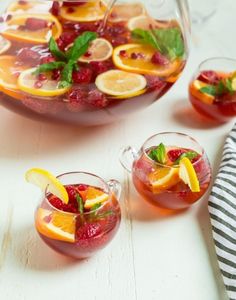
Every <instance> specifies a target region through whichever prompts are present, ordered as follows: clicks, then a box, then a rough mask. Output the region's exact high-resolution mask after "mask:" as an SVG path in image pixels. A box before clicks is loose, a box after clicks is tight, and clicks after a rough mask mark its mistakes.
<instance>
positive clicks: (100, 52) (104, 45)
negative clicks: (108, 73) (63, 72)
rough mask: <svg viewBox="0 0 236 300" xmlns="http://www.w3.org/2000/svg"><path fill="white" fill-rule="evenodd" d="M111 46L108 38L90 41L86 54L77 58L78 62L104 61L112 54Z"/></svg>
mask: <svg viewBox="0 0 236 300" xmlns="http://www.w3.org/2000/svg"><path fill="white" fill-rule="evenodd" d="M112 52H113V47H112V45H111V43H110V42H108V40H106V39H103V38H98V39H95V40H94V41H92V43H91V45H90V47H89V49H88V51H87V54H85V55H83V56H81V57H80V58H79V61H80V62H85V63H88V62H91V61H104V60H107V59H108V58H110V57H111V56H112Z"/></svg>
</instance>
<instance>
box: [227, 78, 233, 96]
mask: <svg viewBox="0 0 236 300" xmlns="http://www.w3.org/2000/svg"><path fill="white" fill-rule="evenodd" d="M232 81H233V80H232V78H226V79H225V86H226V88H227V90H228V91H229V92H230V93H231V94H232V93H234V92H235V91H234V89H233V86H232Z"/></svg>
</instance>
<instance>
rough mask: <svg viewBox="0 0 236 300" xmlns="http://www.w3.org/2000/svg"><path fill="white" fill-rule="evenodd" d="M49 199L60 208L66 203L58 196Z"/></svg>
mask: <svg viewBox="0 0 236 300" xmlns="http://www.w3.org/2000/svg"><path fill="white" fill-rule="evenodd" d="M48 200H49V202H50V203H51V205H52V206H54V207H55V208H57V209H59V210H62V208H63V205H64V203H63V202H62V201H61V199H59V198H57V197H56V196H51V197H50V198H49V199H48Z"/></svg>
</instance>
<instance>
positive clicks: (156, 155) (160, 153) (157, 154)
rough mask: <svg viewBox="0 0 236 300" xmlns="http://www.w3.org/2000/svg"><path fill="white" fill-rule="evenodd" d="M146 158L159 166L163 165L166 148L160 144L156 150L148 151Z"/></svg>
mask: <svg viewBox="0 0 236 300" xmlns="http://www.w3.org/2000/svg"><path fill="white" fill-rule="evenodd" d="M148 156H149V157H150V158H151V159H152V160H154V161H156V162H158V163H160V164H164V163H165V162H166V148H165V146H164V144H163V143H160V144H159V145H158V146H157V147H156V148H154V149H152V150H151V151H150V153H149V154H148Z"/></svg>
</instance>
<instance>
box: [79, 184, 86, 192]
mask: <svg viewBox="0 0 236 300" xmlns="http://www.w3.org/2000/svg"><path fill="white" fill-rule="evenodd" d="M87 188H88V185H87V184H79V185H78V190H79V191H86V190H87Z"/></svg>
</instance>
